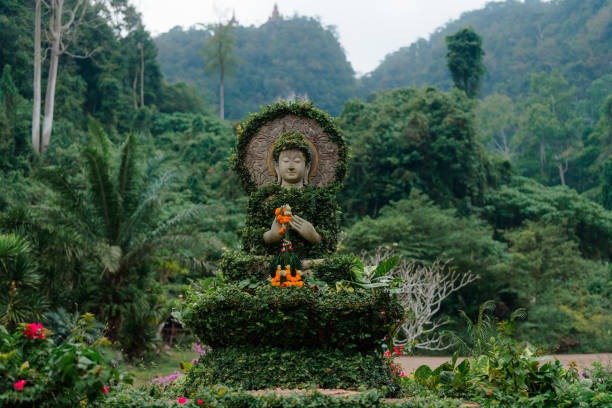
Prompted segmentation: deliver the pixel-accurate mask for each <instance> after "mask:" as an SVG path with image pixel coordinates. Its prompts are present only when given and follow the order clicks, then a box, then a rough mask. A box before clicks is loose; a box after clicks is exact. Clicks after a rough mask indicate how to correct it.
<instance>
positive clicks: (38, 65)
mask: <svg viewBox="0 0 612 408" xmlns="http://www.w3.org/2000/svg"><path fill="white" fill-rule="evenodd" d="M41 2H42V0H36V4H35V11H34V81H33V88H34V89H33V91H34V96H33V98H34V101H33V105H34V106H33V107H32V147H33V148H34V150H35V151H36V152H37V153H40V104H41V101H42V98H41V89H40V88H41V78H42V55H41V49H40V41H41V27H40V24H41Z"/></svg>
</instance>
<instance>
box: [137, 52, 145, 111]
mask: <svg viewBox="0 0 612 408" xmlns="http://www.w3.org/2000/svg"><path fill="white" fill-rule="evenodd" d="M138 46H139V48H140V107H141V108H144V46H143V44H142V43H138Z"/></svg>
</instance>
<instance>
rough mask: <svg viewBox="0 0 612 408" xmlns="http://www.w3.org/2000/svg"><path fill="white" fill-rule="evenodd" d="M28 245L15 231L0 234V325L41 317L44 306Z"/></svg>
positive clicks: (10, 325)
mask: <svg viewBox="0 0 612 408" xmlns="http://www.w3.org/2000/svg"><path fill="white" fill-rule="evenodd" d="M40 285H41V279H40V274H39V273H38V271H37V268H36V263H35V262H34V258H33V255H32V253H31V250H30V244H29V243H28V242H27V241H26V240H25V239H24V238H23V237H21V236H19V235H16V234H0V324H2V325H4V326H6V327H8V328H13V327H15V326H16V325H17V323H20V322H32V321H37V320H40V318H41V317H42V313H43V312H44V310H45V308H46V301H45V297H44V296H41V294H40V290H39V288H40Z"/></svg>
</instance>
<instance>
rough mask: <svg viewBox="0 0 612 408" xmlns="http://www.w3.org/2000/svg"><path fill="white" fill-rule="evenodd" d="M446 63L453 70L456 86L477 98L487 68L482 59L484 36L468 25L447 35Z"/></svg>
mask: <svg viewBox="0 0 612 408" xmlns="http://www.w3.org/2000/svg"><path fill="white" fill-rule="evenodd" d="M446 46H447V47H448V52H447V53H446V65H447V66H448V69H449V70H450V72H451V76H452V77H453V82H454V83H455V86H456V87H457V88H459V89H461V90H462V91H464V92H465V93H466V94H467V96H468V97H470V98H476V97H477V96H478V92H479V91H480V86H481V84H482V77H483V75H484V74H485V72H486V68H485V66H484V63H483V62H482V59H483V57H484V54H485V52H484V50H483V49H482V38H480V36H479V35H478V34H476V32H475V31H474V29H473V28H472V27H466V28H463V29H461V30H459V31H457V32H456V33H455V34H453V35H449V36H447V37H446Z"/></svg>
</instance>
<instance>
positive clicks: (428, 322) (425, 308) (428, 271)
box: [392, 260, 479, 350]
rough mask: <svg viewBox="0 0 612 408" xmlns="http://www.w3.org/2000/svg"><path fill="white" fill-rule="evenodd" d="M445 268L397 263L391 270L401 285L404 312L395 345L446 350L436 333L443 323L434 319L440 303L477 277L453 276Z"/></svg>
mask: <svg viewBox="0 0 612 408" xmlns="http://www.w3.org/2000/svg"><path fill="white" fill-rule="evenodd" d="M448 265H449V261H447V262H444V263H442V262H440V261H439V260H437V261H436V262H434V263H433V264H432V265H429V266H424V265H420V264H418V263H416V262H405V261H401V262H400V264H399V265H398V266H397V267H396V268H395V269H394V270H393V272H392V274H393V276H394V277H396V278H399V279H400V280H401V282H402V283H401V284H400V289H399V293H398V296H399V301H400V303H401V304H402V306H403V307H404V310H405V312H406V314H405V317H404V321H403V322H402V323H401V325H400V327H399V331H398V333H397V334H398V335H396V338H395V339H394V343H395V344H397V345H407V346H409V348H410V349H415V348H418V349H424V350H444V349H445V348H448V347H449V346H450V344H448V343H447V342H445V341H444V339H443V337H442V336H441V334H440V332H439V329H440V327H442V326H443V325H445V324H446V323H447V320H444V319H440V318H437V317H436V315H437V314H438V312H439V311H440V306H441V304H442V301H443V300H444V299H446V298H447V297H448V296H450V295H451V294H452V293H454V292H456V291H458V290H459V289H461V288H463V287H464V286H466V285H468V284H470V283H472V282H474V281H475V280H476V279H478V278H479V276H478V275H475V274H472V273H470V272H466V273H461V272H457V271H456V270H452V269H451V268H449V267H448Z"/></svg>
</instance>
